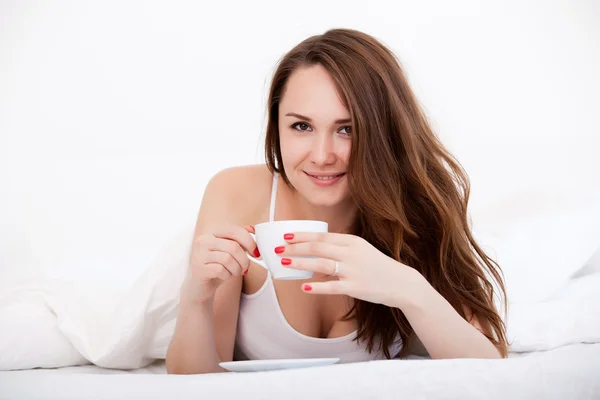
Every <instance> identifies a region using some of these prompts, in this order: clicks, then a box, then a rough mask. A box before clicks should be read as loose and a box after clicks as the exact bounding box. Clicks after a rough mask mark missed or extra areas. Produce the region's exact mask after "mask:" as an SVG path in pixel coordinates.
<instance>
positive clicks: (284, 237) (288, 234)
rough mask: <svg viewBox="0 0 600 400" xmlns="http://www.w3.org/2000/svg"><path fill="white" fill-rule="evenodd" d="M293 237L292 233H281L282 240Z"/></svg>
mask: <svg viewBox="0 0 600 400" xmlns="http://www.w3.org/2000/svg"><path fill="white" fill-rule="evenodd" d="M293 238H294V234H293V233H286V234H285V235H283V239H284V240H292V239H293Z"/></svg>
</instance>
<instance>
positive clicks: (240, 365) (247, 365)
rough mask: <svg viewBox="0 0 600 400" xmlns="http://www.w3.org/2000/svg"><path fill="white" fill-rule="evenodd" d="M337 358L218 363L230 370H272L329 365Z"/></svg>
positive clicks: (335, 361) (337, 359)
mask: <svg viewBox="0 0 600 400" xmlns="http://www.w3.org/2000/svg"><path fill="white" fill-rule="evenodd" d="M338 361H340V359H339V358H297V359H289V360H248V361H230V362H222V363H219V365H220V366H221V367H222V368H224V369H226V370H228V371H231V372H258V371H274V370H277V369H292V368H309V367H319V366H323V365H331V364H335V363H337V362H338Z"/></svg>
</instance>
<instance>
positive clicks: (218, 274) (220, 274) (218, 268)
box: [203, 263, 232, 281]
mask: <svg viewBox="0 0 600 400" xmlns="http://www.w3.org/2000/svg"><path fill="white" fill-rule="evenodd" d="M203 268H206V269H209V270H210V271H211V274H212V276H214V277H215V278H218V279H220V280H222V281H226V280H227V279H229V278H231V277H232V275H231V272H229V270H228V269H227V268H225V267H224V266H222V265H221V264H216V263H209V264H204V266H203Z"/></svg>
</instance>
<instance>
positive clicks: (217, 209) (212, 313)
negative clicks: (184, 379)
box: [166, 169, 247, 374]
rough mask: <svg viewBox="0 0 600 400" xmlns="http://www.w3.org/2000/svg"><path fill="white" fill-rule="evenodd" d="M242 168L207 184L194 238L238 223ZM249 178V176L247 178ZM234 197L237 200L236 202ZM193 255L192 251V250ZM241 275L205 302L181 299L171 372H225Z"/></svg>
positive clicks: (170, 352)
mask: <svg viewBox="0 0 600 400" xmlns="http://www.w3.org/2000/svg"><path fill="white" fill-rule="evenodd" d="M241 172H243V171H239V169H230V170H225V171H222V172H220V173H219V174H217V175H216V176H215V177H214V178H213V179H212V180H211V182H210V183H209V184H208V185H207V188H206V192H205V194H204V197H203V200H202V205H201V207H200V211H199V214H198V221H197V223H196V232H195V234H194V237H197V236H198V235H200V234H202V233H203V232H211V231H212V229H214V228H215V227H216V226H218V225H220V224H234V225H236V224H238V223H239V222H240V221H241V220H243V216H240V215H239V214H240V210H241V208H242V207H239V205H237V204H235V202H236V201H237V199H239V196H238V193H232V190H236V188H238V187H239V183H238V181H239V180H240V179H239V178H240V173H241ZM245 179H247V178H245ZM234 200H235V201H234ZM192 257H193V251H192ZM241 290H242V277H241V276H232V277H231V278H230V279H228V280H227V281H225V282H224V283H223V284H222V285H221V286H219V287H218V288H217V290H216V293H215V295H214V297H213V298H211V299H210V300H207V301H205V302H202V303H200V304H199V303H194V304H190V303H188V302H181V303H180V309H179V314H178V316H177V322H176V325H175V332H174V334H173V337H172V339H171V343H170V345H169V349H168V351H167V357H166V365H167V372H168V373H170V374H202V373H211V372H223V371H224V370H223V369H222V368H221V367H219V363H220V362H222V361H231V360H232V359H233V348H234V342H235V335H236V329H237V318H238V312H239V299H240V293H241Z"/></svg>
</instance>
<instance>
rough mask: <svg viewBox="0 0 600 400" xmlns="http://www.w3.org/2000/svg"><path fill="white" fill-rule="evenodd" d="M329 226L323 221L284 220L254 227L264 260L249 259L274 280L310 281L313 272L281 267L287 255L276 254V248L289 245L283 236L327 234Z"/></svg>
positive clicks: (259, 249)
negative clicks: (290, 234) (308, 233)
mask: <svg viewBox="0 0 600 400" xmlns="http://www.w3.org/2000/svg"><path fill="white" fill-rule="evenodd" d="M328 228H329V226H328V224H327V222H323V221H309V220H306V221H305V220H283V221H273V222H264V223H261V224H257V225H255V226H254V231H255V232H256V235H253V234H251V235H252V237H253V238H254V240H255V241H256V245H257V247H258V251H260V255H261V256H262V259H263V260H257V259H256V258H254V257H252V256H251V255H249V254H248V258H249V259H251V260H252V261H254V262H255V263H256V264H258V265H260V266H261V267H263V268H265V269H267V270H268V271H270V272H271V275H272V276H273V279H281V280H295V279H310V278H312V276H313V273H312V271H302V270H298V269H294V268H290V267H284V266H283V265H281V258H282V257H285V255H279V254H277V253H275V247H278V246H285V245H286V244H288V243H287V242H286V241H285V239H283V235H285V234H286V233H293V232H327V230H328ZM294 258H312V257H294Z"/></svg>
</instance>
